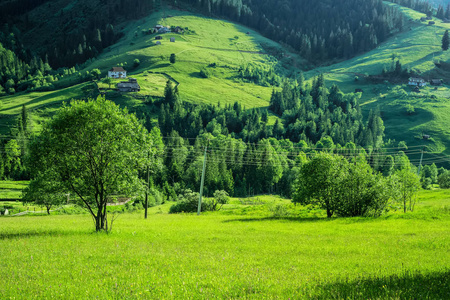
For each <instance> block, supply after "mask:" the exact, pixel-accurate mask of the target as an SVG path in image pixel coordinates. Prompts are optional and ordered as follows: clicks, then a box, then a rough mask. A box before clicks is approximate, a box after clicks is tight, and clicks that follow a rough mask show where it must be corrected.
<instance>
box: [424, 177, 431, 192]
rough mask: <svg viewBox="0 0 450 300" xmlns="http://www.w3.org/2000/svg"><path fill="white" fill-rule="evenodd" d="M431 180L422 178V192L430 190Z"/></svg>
mask: <svg viewBox="0 0 450 300" xmlns="http://www.w3.org/2000/svg"><path fill="white" fill-rule="evenodd" d="M431 183H432V182H431V178H424V179H423V181H422V188H423V189H424V190H431Z"/></svg>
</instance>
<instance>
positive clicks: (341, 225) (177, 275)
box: [0, 190, 450, 299]
mask: <svg viewBox="0 0 450 300" xmlns="http://www.w3.org/2000/svg"><path fill="white" fill-rule="evenodd" d="M241 200H242V201H244V199H233V200H232V202H231V204H229V205H227V206H226V207H225V209H224V210H223V211H221V212H215V213H205V214H202V215H201V216H197V215H196V214H180V215H169V214H167V211H168V208H169V206H170V204H165V205H163V206H158V207H153V208H151V209H150V214H149V218H148V219H147V220H144V219H143V212H142V211H140V212H139V213H134V214H122V215H120V216H119V218H118V219H117V220H116V221H115V223H114V225H113V232H112V233H111V234H103V233H100V234H97V233H93V232H92V230H93V223H92V219H91V218H90V217H89V216H88V215H58V216H39V217H38V216H35V217H9V218H8V217H2V218H0V240H1V245H2V247H0V256H1V257H2V268H0V278H2V288H1V289H0V296H1V298H2V299H9V298H16V299H37V298H64V299H92V298H100V299H112V298H113V299H155V298H157V299H213V298H217V299H223V298H242V299H277V298H279V299H287V298H291V299H305V298H315V299H330V298H342V299H344V298H348V299H368V298H371V299H375V298H378V299H386V298H394V299H411V298H421V299H447V298H449V297H450V288H449V287H450V229H449V228H450V209H449V207H450V194H449V191H447V190H446V191H441V190H439V191H427V192H421V195H420V201H421V202H420V203H419V204H418V205H417V208H416V211H415V212H413V213H407V214H403V213H400V212H395V213H391V214H389V215H387V216H383V217H381V218H378V219H372V218H367V219H365V218H342V219H331V220H328V219H326V218H323V217H320V216H314V214H313V213H308V215H305V216H304V217H284V218H273V217H271V212H270V206H271V205H275V204H279V205H287V206H289V205H290V204H289V201H287V200H280V199H277V198H276V197H275V198H274V197H263V198H261V199H259V200H258V201H256V199H255V198H253V202H254V203H250V204H249V203H247V204H241ZM260 202H262V203H263V204H258V203H260ZM289 209H292V210H293V211H307V210H314V209H313V208H310V207H300V206H297V207H295V208H289Z"/></svg>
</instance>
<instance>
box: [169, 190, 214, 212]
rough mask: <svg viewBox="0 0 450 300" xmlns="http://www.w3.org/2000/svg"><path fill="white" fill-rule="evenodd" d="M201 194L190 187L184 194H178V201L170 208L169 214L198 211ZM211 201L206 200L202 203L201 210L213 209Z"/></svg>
mask: <svg viewBox="0 0 450 300" xmlns="http://www.w3.org/2000/svg"><path fill="white" fill-rule="evenodd" d="M199 197H200V195H199V193H197V192H193V191H191V190H189V189H187V190H185V191H184V194H180V195H178V201H177V203H176V204H174V205H172V206H171V207H170V209H169V214H175V213H183V212H197V210H198V199H199ZM211 210H212V205H211V202H208V201H204V202H203V203H202V209H201V211H211Z"/></svg>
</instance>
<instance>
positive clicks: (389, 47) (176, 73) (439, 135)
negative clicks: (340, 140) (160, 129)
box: [0, 2, 450, 154]
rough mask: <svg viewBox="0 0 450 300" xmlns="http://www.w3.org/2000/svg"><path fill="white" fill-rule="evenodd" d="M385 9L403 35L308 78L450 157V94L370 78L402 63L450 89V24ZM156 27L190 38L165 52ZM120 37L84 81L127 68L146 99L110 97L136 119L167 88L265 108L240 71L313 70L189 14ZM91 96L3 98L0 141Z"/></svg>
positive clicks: (264, 96) (135, 25)
mask: <svg viewBox="0 0 450 300" xmlns="http://www.w3.org/2000/svg"><path fill="white" fill-rule="evenodd" d="M386 5H391V6H395V7H397V8H398V9H400V10H401V11H402V12H403V14H404V15H405V18H404V20H405V25H404V30H403V32H402V33H399V34H397V35H395V36H394V37H393V38H391V39H389V40H388V41H387V42H385V43H382V44H380V45H379V46H378V48H377V49H375V50H372V51H370V52H368V53H366V54H363V55H360V56H357V57H355V58H353V59H350V60H347V61H343V62H340V63H337V64H334V65H331V66H327V67H320V68H317V69H314V70H311V71H309V72H307V73H306V74H305V75H306V77H312V76H315V75H317V74H320V73H324V74H325V78H326V82H327V84H328V85H331V84H332V83H336V84H338V85H339V87H340V88H341V89H342V90H343V91H344V92H353V91H355V89H362V90H363V91H364V92H363V94H362V98H361V101H362V109H363V112H364V113H365V114H368V112H369V110H370V109H373V108H376V107H379V108H380V109H381V112H382V116H383V120H384V122H385V123H384V125H385V127H386V130H385V132H386V139H395V140H396V141H402V140H404V141H406V142H407V144H408V145H411V146H413V145H422V144H424V143H426V144H427V145H429V146H430V149H431V150H432V151H434V152H442V153H444V154H450V151H449V150H448V148H449V146H450V139H449V138H448V137H449V136H450V129H449V127H448V126H447V124H449V123H448V122H449V121H450V119H449V117H448V115H449V114H448V112H449V110H450V105H449V103H448V98H449V95H450V91H449V89H448V85H444V86H442V87H438V88H437V89H434V88H433V87H427V88H424V89H422V91H421V92H420V93H413V92H412V89H411V88H410V87H408V86H407V82H406V81H403V82H398V81H397V82H393V83H389V82H382V83H372V82H369V81H367V80H365V79H364V77H365V76H366V75H377V74H380V73H381V71H382V69H383V67H388V68H389V67H390V65H391V64H392V63H393V61H395V60H399V61H401V63H402V64H403V66H404V67H407V68H409V69H411V70H414V71H415V72H416V73H417V74H419V76H421V77H423V78H425V79H431V78H442V79H444V80H445V81H446V82H448V81H449V79H450V70H448V69H445V68H437V67H436V64H437V63H438V62H444V63H445V62H447V63H448V62H450V52H442V50H441V47H440V44H441V39H442V35H443V33H444V31H445V29H450V24H445V23H442V22H441V21H440V20H438V19H435V20H434V21H435V22H436V24H435V25H433V26H428V25H427V23H425V22H421V21H420V18H421V17H423V14H422V13H419V12H416V11H413V10H411V9H408V8H404V7H400V6H398V5H395V4H392V3H387V2H386ZM164 16H166V17H164ZM156 24H161V25H164V26H180V27H181V28H183V29H184V33H181V34H179V33H167V34H163V35H161V36H162V37H163V39H162V40H161V41H160V42H161V45H157V44H156V40H155V37H156V35H157V34H145V33H144V32H148V30H149V29H150V28H153V27H154V26H155V25H156ZM122 32H123V33H124V34H125V35H124V37H123V38H122V39H121V40H120V41H119V42H118V43H116V44H114V45H112V46H110V47H108V48H106V49H105V50H104V52H103V53H102V54H101V55H100V56H99V57H98V58H97V59H94V60H93V61H92V62H91V63H90V64H87V65H85V66H84V68H83V69H82V70H80V72H79V74H84V73H85V72H87V71H91V70H92V69H95V68H98V69H100V70H101V72H102V76H105V75H106V73H107V70H108V69H110V68H111V67H114V66H117V65H122V66H124V68H125V69H127V70H128V72H129V76H132V77H135V78H137V79H138V81H139V83H140V85H141V87H142V90H141V92H140V93H138V94H133V93H130V94H118V93H116V92H108V93H107V97H108V98H110V99H113V100H114V101H116V102H117V103H120V104H121V105H126V106H128V107H129V108H130V110H131V111H138V112H139V111H146V112H148V111H151V108H149V106H147V105H146V104H145V101H143V99H146V98H148V97H161V96H162V95H163V92H164V86H165V81H166V80H168V79H170V80H173V81H174V82H176V83H179V85H178V90H179V92H180V95H181V98H182V99H183V100H184V101H188V102H193V103H210V104H217V103H218V102H220V103H221V104H222V105H225V104H232V103H234V102H235V101H239V102H240V103H241V104H242V105H243V106H244V107H245V108H252V107H267V106H268V104H269V100H270V95H271V92H272V89H273V87H271V86H265V87H264V86H261V85H257V84H254V83H249V82H245V81H244V80H242V78H240V76H239V73H240V70H242V69H243V68H245V67H246V66H248V65H252V66H254V67H255V68H262V69H266V70H271V69H273V70H274V71H275V72H276V73H277V74H279V75H293V74H296V72H299V71H300V69H304V68H305V67H306V66H307V62H305V61H304V60H302V59H301V58H300V57H298V56H297V55H295V54H293V53H290V52H289V51H288V50H286V48H285V47H283V46H282V45H280V44H277V43H275V42H273V41H271V40H269V39H266V38H264V37H262V36H261V35H259V34H258V33H257V32H255V31H253V30H251V29H248V28H246V27H243V26H240V25H237V24H234V23H231V22H228V21H223V20H218V19H214V18H206V17H203V16H200V15H195V14H193V13H189V12H186V11H178V10H164V11H162V12H159V13H158V12H157V13H153V14H152V15H151V16H150V17H146V18H143V19H139V20H136V21H133V22H129V23H127V25H126V26H125V27H124V28H123V30H122ZM170 38H175V42H170ZM171 54H175V55H176V63H174V64H171V63H170V62H169V57H170V55H171ZM135 59H138V60H139V62H140V64H139V65H138V66H134V61H135ZM202 70H203V71H204V73H205V72H206V73H207V74H208V75H207V76H206V77H207V78H204V76H202V75H204V74H201V71H202ZM73 76H77V75H73ZM73 76H72V77H69V78H64V79H63V80H62V82H63V83H64V81H66V84H68V83H69V82H70V81H71V80H73ZM355 77H358V81H355ZM100 85H101V84H100ZM103 87H106V86H105V85H103ZM93 95H96V91H95V85H92V84H90V83H83V84H80V85H75V86H72V87H69V88H66V89H63V90H58V91H54V92H33V93H19V94H17V95H14V96H6V97H2V98H1V100H2V102H3V106H2V109H1V111H0V113H1V114H2V115H3V119H2V123H3V124H2V125H3V126H1V128H0V132H2V133H5V134H7V133H8V131H9V127H11V126H13V125H14V124H15V120H14V118H15V116H16V115H18V114H19V113H20V107H21V105H23V104H25V105H27V106H28V107H29V108H30V109H31V110H32V118H33V120H34V123H35V126H36V127H38V123H39V122H40V121H41V120H42V119H45V118H46V117H47V116H49V115H51V113H52V112H53V111H54V110H55V109H56V108H57V107H58V106H59V105H60V104H61V103H62V102H63V101H68V100H70V99H72V98H85V97H87V96H93ZM406 104H410V105H412V106H413V107H414V109H415V113H413V114H409V115H408V114H407V113H406V108H405V105H406ZM153 113H155V112H154V111H153ZM422 133H424V134H429V135H431V137H432V139H431V140H430V141H426V142H425V141H423V140H422V139H421V136H422Z"/></svg>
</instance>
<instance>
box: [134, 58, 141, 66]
mask: <svg viewBox="0 0 450 300" xmlns="http://www.w3.org/2000/svg"><path fill="white" fill-rule="evenodd" d="M140 64H141V62H140V61H139V59H137V58H136V59H135V60H134V61H133V67H134V68H137V67H139V65H140Z"/></svg>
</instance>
